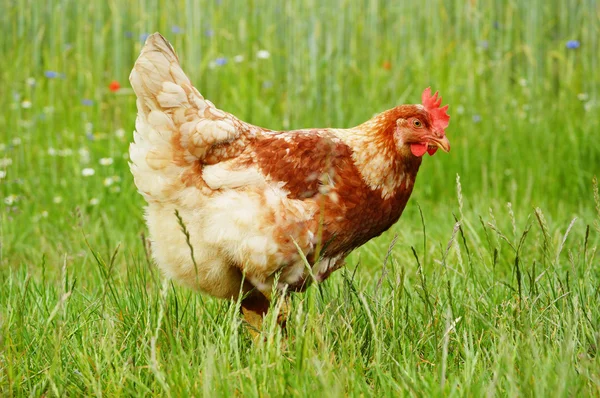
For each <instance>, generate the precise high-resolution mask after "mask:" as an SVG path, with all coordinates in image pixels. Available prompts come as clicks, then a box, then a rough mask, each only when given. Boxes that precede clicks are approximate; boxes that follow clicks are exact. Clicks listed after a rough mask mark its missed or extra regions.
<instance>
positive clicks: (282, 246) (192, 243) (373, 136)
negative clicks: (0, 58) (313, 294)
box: [129, 33, 450, 325]
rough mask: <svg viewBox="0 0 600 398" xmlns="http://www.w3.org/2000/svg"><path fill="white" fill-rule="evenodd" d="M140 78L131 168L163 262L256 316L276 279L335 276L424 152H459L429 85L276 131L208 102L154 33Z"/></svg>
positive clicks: (401, 193)
mask: <svg viewBox="0 0 600 398" xmlns="http://www.w3.org/2000/svg"><path fill="white" fill-rule="evenodd" d="M130 82H131V85H132V86H133V89H134V91H135V93H136V95H137V109H138V115H137V120H136V125H135V128H136V131H135V133H134V142H133V143H132V144H131V146H130V149H129V152H130V159H131V163H130V168H131V172H132V173H133V176H134V180H135V184H136V186H137V188H138V190H139V192H140V193H141V194H142V195H143V197H144V199H145V200H146V202H147V203H148V206H147V207H146V213H145V215H146V221H147V224H148V229H149V232H150V237H151V241H152V252H153V257H154V259H155V261H156V263H157V264H158V266H159V267H160V268H161V269H162V271H163V272H164V274H165V275H166V276H167V277H169V278H173V279H175V280H177V281H179V282H181V283H182V284H184V285H187V286H189V287H191V288H193V289H197V290H200V291H202V292H205V293H207V294H210V295H212V296H215V297H220V298H227V299H237V298H240V295H242V298H240V299H241V306H242V311H243V312H244V315H245V316H246V318H247V319H248V320H249V322H250V323H252V324H253V325H258V324H260V318H261V316H262V315H264V314H265V313H266V311H267V309H268V308H269V298H270V294H271V292H272V291H273V288H274V287H275V288H278V289H283V288H285V289H287V290H289V291H302V290H304V289H305V288H306V287H307V286H308V284H309V283H311V282H313V281H316V282H320V281H322V280H324V279H326V278H327V277H328V276H329V275H330V274H331V272H333V271H335V270H336V269H338V268H340V267H341V266H343V264H344V258H345V257H346V256H347V255H348V254H349V253H350V252H351V251H352V250H353V249H355V248H357V247H359V246H361V245H363V244H364V243H366V242H367V241H369V240H370V239H372V238H374V237H376V236H379V235H380V234H381V233H382V232H384V231H386V230H387V229H388V228H390V227H391V226H392V225H393V224H394V223H395V222H396V221H397V220H398V218H399V217H400V215H401V214H402V211H403V210H404V207H405V205H406V203H407V201H408V199H409V197H410V195H411V192H412V190H413V187H414V184H415V178H416V176H417V171H418V170H419V166H420V165H421V161H422V158H423V156H424V155H425V153H426V152H427V153H429V155H433V154H434V153H435V152H436V150H437V149H438V148H441V149H442V150H444V151H446V152H448V151H449V150H450V144H449V142H448V139H447V138H446V135H445V129H446V127H447V126H448V123H449V116H448V114H447V108H448V106H447V105H446V106H444V107H440V105H441V98H440V97H438V94H437V92H436V93H435V94H434V95H431V90H430V89H429V88H427V89H426V90H425V91H424V92H423V94H422V104H418V105H401V106H397V107H395V108H393V109H390V110H387V111H384V112H382V113H380V114H378V115H376V116H375V117H373V118H372V119H370V120H368V121H367V122H365V123H363V124H361V125H359V126H356V127H353V128H349V129H334V128H320V129H305V130H294V131H272V130H268V129H265V128H262V127H258V126H254V125H252V124H249V123H246V122H244V121H242V120H239V119H238V118H236V117H235V116H233V115H231V114H229V113H227V112H224V111H222V110H219V109H218V108H216V107H215V105H213V104H212V103H211V102H210V101H209V100H207V99H204V97H203V96H202V95H201V94H200V93H199V92H198V90H197V89H196V88H194V86H192V83H191V82H190V80H189V79H188V78H187V76H186V75H185V73H184V72H183V70H182V69H181V67H180V65H179V61H178V58H177V55H176V54H175V52H174V50H173V48H172V47H171V45H170V44H169V43H168V42H167V41H166V40H165V39H164V38H163V37H162V36H161V35H160V34H158V33H155V34H153V35H151V36H150V37H148V39H147V41H146V44H145V46H144V48H143V49H142V52H141V54H140V56H139V58H138V60H137V61H136V63H135V66H134V68H133V71H132V72H131V76H130ZM176 212H177V215H176ZM182 224H183V225H184V226H185V229H186V231H187V235H188V236H187V237H186V234H184V233H183V232H182ZM192 249H193V250H192ZM309 265H310V266H309ZM275 282H277V286H273V285H274V284H275Z"/></svg>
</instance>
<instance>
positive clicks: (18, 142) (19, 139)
mask: <svg viewBox="0 0 600 398" xmlns="http://www.w3.org/2000/svg"><path fill="white" fill-rule="evenodd" d="M12 144H13V145H14V146H17V145H21V138H19V137H16V138H13V140H12Z"/></svg>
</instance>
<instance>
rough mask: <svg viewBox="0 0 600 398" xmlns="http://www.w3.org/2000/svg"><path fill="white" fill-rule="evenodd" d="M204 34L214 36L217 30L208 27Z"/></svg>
mask: <svg viewBox="0 0 600 398" xmlns="http://www.w3.org/2000/svg"><path fill="white" fill-rule="evenodd" d="M204 35H205V36H206V37H213V36H214V35H215V32H214V31H213V30H212V29H206V30H205V31H204Z"/></svg>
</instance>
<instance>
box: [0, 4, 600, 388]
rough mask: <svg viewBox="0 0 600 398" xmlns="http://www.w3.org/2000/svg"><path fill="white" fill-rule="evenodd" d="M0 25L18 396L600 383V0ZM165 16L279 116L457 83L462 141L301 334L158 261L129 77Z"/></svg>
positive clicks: (4, 315)
mask: <svg viewBox="0 0 600 398" xmlns="http://www.w3.org/2000/svg"><path fill="white" fill-rule="evenodd" d="M276 3H277V5H276ZM0 26H1V27H2V35H1V36H0V50H1V51H2V57H1V58H0V66H1V68H0V90H1V93H2V95H0V110H1V111H0V197H1V198H2V200H1V201H0V223H1V224H0V238H1V246H0V395H2V396H65V395H70V396H77V395H95V396H101V395H102V396H111V397H112V396H119V395H135V396H137V395H140V396H149V395H166V396H174V397H176V396H188V395H195V396H200V395H204V396H209V397H217V396H224V397H226V396H261V397H264V396H403V395H414V396H442V395H443V396H483V395H489V396H496V395H500V396H598V395H600V358H599V353H598V350H599V346H600V254H598V253H597V248H598V245H599V244H600V198H599V195H598V184H597V183H595V182H594V175H600V139H599V136H600V116H599V115H600V96H599V94H600V73H598V70H600V58H599V55H598V53H599V50H600V4H599V3H598V2H597V1H595V0H580V1H576V0H557V1H552V2H546V1H542V0H531V1H525V0H523V1H521V0H514V1H510V2H504V1H491V0H470V1H464V0H448V1H441V0H424V1H421V2H408V1H406V2H404V1H383V0H382V1H377V0H371V1H356V2H354V1H353V2H351V1H344V0H339V1H330V2H327V1H326V2H319V1H315V0H310V1H306V2H271V1H266V0H265V1H261V0H250V1H247V2H237V1H235V2H234V1H227V0H223V1H216V0H215V1H191V0H189V1H185V0H176V1H164V0H139V1H137V2H126V1H116V0H108V1H106V2H104V1H98V0H95V1H90V2H80V1H75V0H53V1H41V0H38V1H36V0H21V1H15V0H8V1H3V2H0ZM154 31H160V32H162V33H163V34H164V35H165V36H166V37H167V38H168V39H169V40H171V42H172V43H173V45H174V46H175V48H176V50H177V51H178V53H179V54H180V58H181V61H182V63H183V66H184V69H185V70H186V71H187V72H188V73H189V74H190V77H191V78H192V80H193V81H194V82H195V84H196V86H197V87H198V88H199V90H200V91H201V92H202V93H203V94H204V95H205V97H207V98H209V99H211V100H212V101H213V102H214V103H215V104H216V105H217V106H219V107H220V108H222V109H224V110H227V111H229V112H232V113H234V114H235V115H237V116H239V117H241V118H243V119H245V120H247V121H249V122H252V123H255V124H258V125H264V126H266V127H270V128H276V129H278V128H285V129H288V128H301V127H311V126H336V127H348V126H352V125H356V124H358V123H360V122H362V121H364V120H366V119H368V118H369V117H371V116H372V115H373V114H374V113H376V112H379V111H381V110H384V109H387V108H390V107H392V106H394V105H397V104H400V103H415V102H419V100H420V93H421V91H422V90H423V89H424V88H425V87H427V86H430V85H431V86H432V87H433V88H434V89H436V90H440V92H441V93H442V95H443V96H444V102H447V103H449V104H450V114H451V116H452V119H451V124H450V127H449V128H448V130H447V134H448V137H449V139H450V141H451V143H452V152H451V153H450V154H444V153H439V154H437V155H436V156H435V157H432V158H429V157H427V158H426V159H425V161H424V165H423V167H422V168H421V172H420V175H419V178H418V180H417V184H416V187H415V192H414V193H413V197H412V199H411V201H410V202H409V204H408V206H407V208H406V210H405V213H404V215H403V216H402V218H401V220H400V221H399V223H398V224H397V225H395V226H394V227H393V228H392V229H391V230H390V231H389V232H387V233H385V234H384V235H382V236H381V237H379V238H378V239H375V240H373V241H371V242H369V243H368V244H367V245H365V246H364V247H362V248H361V249H359V250H357V251H356V252H355V253H353V254H352V255H351V256H350V258H349V261H348V265H347V267H346V268H345V269H344V270H342V271H338V272H337V273H336V274H334V275H333V276H332V277H331V278H330V279H329V280H327V281H326V283H324V284H322V285H321V286H319V287H318V288H316V287H312V288H310V289H309V290H308V291H307V292H306V293H305V294H301V295H296V296H293V298H292V302H291V304H292V309H291V316H290V319H289V322H288V329H287V332H286V333H287V335H284V334H282V331H281V330H280V329H279V328H278V327H277V325H276V323H275V321H274V320H273V319H268V320H267V322H266V324H265V327H264V331H263V334H264V341H262V340H261V341H259V342H257V343H253V342H252V339H251V338H250V336H249V334H248V332H247V330H246V328H245V327H244V325H243V323H242V321H241V319H240V316H239V315H238V308H237V307H236V305H235V303H229V302H225V301H220V300H216V299H212V298H209V297H206V296H202V295H199V294H196V293H194V292H191V291H189V290H186V289H183V288H180V287H178V286H176V285H174V284H172V283H170V282H168V281H165V280H163V278H161V276H160V275H159V273H158V272H157V270H156V269H155V267H154V266H153V264H152V262H151V261H150V260H149V253H148V250H149V249H148V245H147V241H146V238H145V235H144V233H145V232H144V231H145V226H144V221H143V217H142V206H143V201H142V198H141V197H140V196H139V195H138V194H137V193H136V190H135V187H134V185H133V181H132V178H131V175H130V173H129V170H128V166H127V150H128V143H129V141H130V140H131V139H132V131H133V123H134V118H135V113H136V111H135V98H134V95H133V93H132V91H131V89H130V88H129V85H128V82H127V76H128V74H129V71H130V69H131V67H132V65H133V62H134V60H135V58H136V56H137V54H138V52H139V50H140V48H141V45H142V42H143V40H144V38H145V36H146V35H147V34H148V33H152V32H154ZM112 81H117V82H119V83H120V85H121V86H122V88H121V89H120V90H118V91H116V92H113V91H111V90H110V89H109V85H110V83H111V82H112ZM396 236H397V239H395V237H396ZM318 394H320V395H318Z"/></svg>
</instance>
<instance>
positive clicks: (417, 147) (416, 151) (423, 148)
mask: <svg viewBox="0 0 600 398" xmlns="http://www.w3.org/2000/svg"><path fill="white" fill-rule="evenodd" d="M410 151H411V152H412V154H413V155H415V156H418V157H421V156H423V155H425V152H427V144H426V143H419V144H410Z"/></svg>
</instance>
